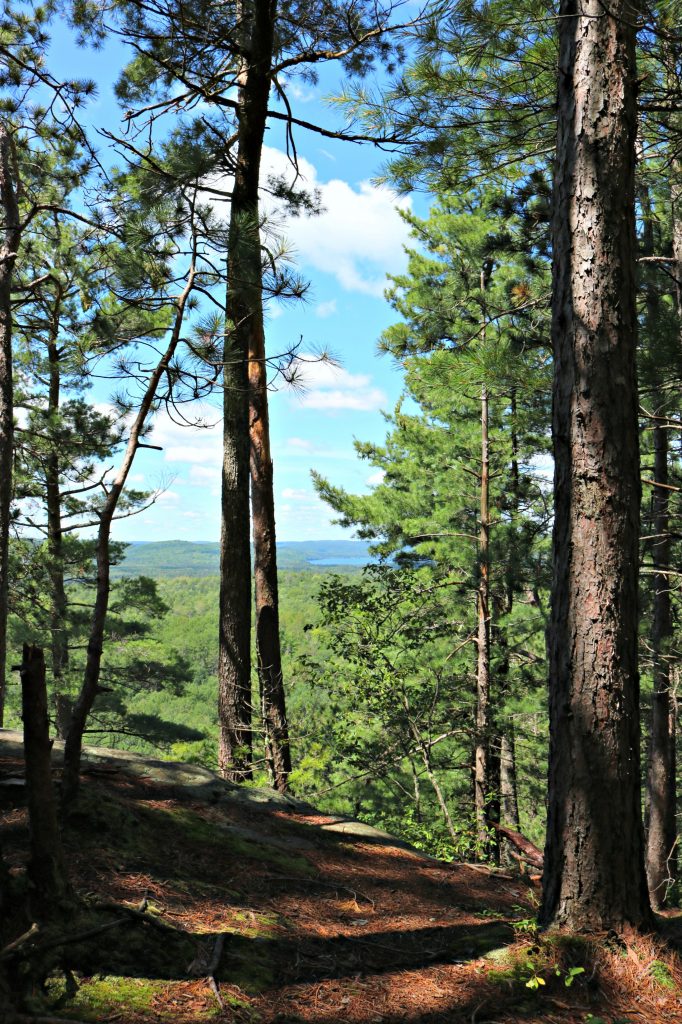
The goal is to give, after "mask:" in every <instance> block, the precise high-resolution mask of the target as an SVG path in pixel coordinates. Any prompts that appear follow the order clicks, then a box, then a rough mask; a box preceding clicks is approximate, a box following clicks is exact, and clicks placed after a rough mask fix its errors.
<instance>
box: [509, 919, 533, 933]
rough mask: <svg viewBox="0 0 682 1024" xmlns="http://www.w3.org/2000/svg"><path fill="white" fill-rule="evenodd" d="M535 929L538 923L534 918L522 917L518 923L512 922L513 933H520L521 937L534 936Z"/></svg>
mask: <svg viewBox="0 0 682 1024" xmlns="http://www.w3.org/2000/svg"><path fill="white" fill-rule="evenodd" d="M537 927H538V923H537V921H536V920H535V918H534V917H524V918H522V919H521V920H520V921H512V928H513V929H514V931H515V932H520V933H521V934H522V935H534V934H535V932H536V931H537Z"/></svg>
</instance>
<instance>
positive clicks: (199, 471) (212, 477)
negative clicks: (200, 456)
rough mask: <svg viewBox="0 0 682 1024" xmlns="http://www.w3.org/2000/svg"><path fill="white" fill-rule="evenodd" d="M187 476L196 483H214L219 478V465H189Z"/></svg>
mask: <svg viewBox="0 0 682 1024" xmlns="http://www.w3.org/2000/svg"><path fill="white" fill-rule="evenodd" d="M189 478H190V480H192V481H193V482H194V483H197V484H215V483H217V482H218V480H220V466H197V465H193V466H190V469H189Z"/></svg>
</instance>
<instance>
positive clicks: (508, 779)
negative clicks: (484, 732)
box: [500, 722, 521, 832]
mask: <svg viewBox="0 0 682 1024" xmlns="http://www.w3.org/2000/svg"><path fill="white" fill-rule="evenodd" d="M500 745H501V749H500V798H501V803H502V821H503V823H504V824H505V825H508V826H509V827H510V828H513V829H514V831H515V832H520V831H521V823H520V821H519V796H518V788H517V784H516V738H515V735H514V726H513V725H512V724H511V722H510V723H509V724H508V725H506V726H505V730H504V732H503V733H502V736H501V738H500Z"/></svg>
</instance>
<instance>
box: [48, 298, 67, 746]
mask: <svg viewBox="0 0 682 1024" xmlns="http://www.w3.org/2000/svg"><path fill="white" fill-rule="evenodd" d="M53 320H54V329H53V331H52V334H51V337H50V340H49V342H48V346H47V358H48V366H49V388H48V403H47V417H48V420H50V421H53V420H55V419H56V417H58V416H59V408H60V392H61V370H60V365H59V347H58V340H57V331H58V326H57V325H58V323H59V302H58V303H57V307H56V310H55V314H54V317H53ZM59 476H60V459H59V455H58V453H57V451H56V450H55V449H53V450H51V451H50V452H49V454H48V455H47V458H46V460H45V491H46V506H47V548H48V555H49V559H48V573H49V578H50V655H51V661H52V677H53V680H54V694H53V700H54V702H55V705H56V708H57V714H56V721H57V733H58V735H59V736H60V738H63V736H62V723H63V722H64V720H65V719H66V717H67V715H66V706H65V703H68V702H66V698H65V696H64V693H63V689H62V686H63V676H64V670H65V668H66V666H67V664H68V660H69V648H68V644H67V635H66V611H67V598H66V588H65V586H64V552H63V534H62V502H61V492H60V488H59Z"/></svg>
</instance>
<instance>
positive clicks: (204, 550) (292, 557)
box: [112, 540, 376, 577]
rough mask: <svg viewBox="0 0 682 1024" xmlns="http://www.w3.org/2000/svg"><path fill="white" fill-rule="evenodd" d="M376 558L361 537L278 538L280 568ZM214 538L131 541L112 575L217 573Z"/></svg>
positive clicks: (358, 563)
mask: <svg viewBox="0 0 682 1024" xmlns="http://www.w3.org/2000/svg"><path fill="white" fill-rule="evenodd" d="M375 560H376V559H375V558H374V557H373V556H372V555H371V554H370V553H369V545H368V544H367V543H366V542H365V541H362V540H315V541H306V540H303V541H296V540H292V541H281V542H280V543H278V545H277V561H278V565H279V568H280V569H282V570H283V571H286V570H289V571H299V572H300V571H318V572H320V571H323V570H324V569H325V568H327V569H334V568H335V567H337V568H339V569H344V568H345V569H346V570H349V569H352V568H355V569H357V568H359V567H362V566H363V565H365V564H367V563H368V562H373V561H375ZM219 563H220V547H219V544H218V542H217V541H191V540H161V541H131V542H130V543H129V546H128V548H127V550H126V553H125V556H124V559H123V561H122V562H121V564H120V565H117V566H114V567H113V569H112V575H114V576H119V577H120V576H152V577H159V576H161V577H163V576H217V575H218V571H219Z"/></svg>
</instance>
